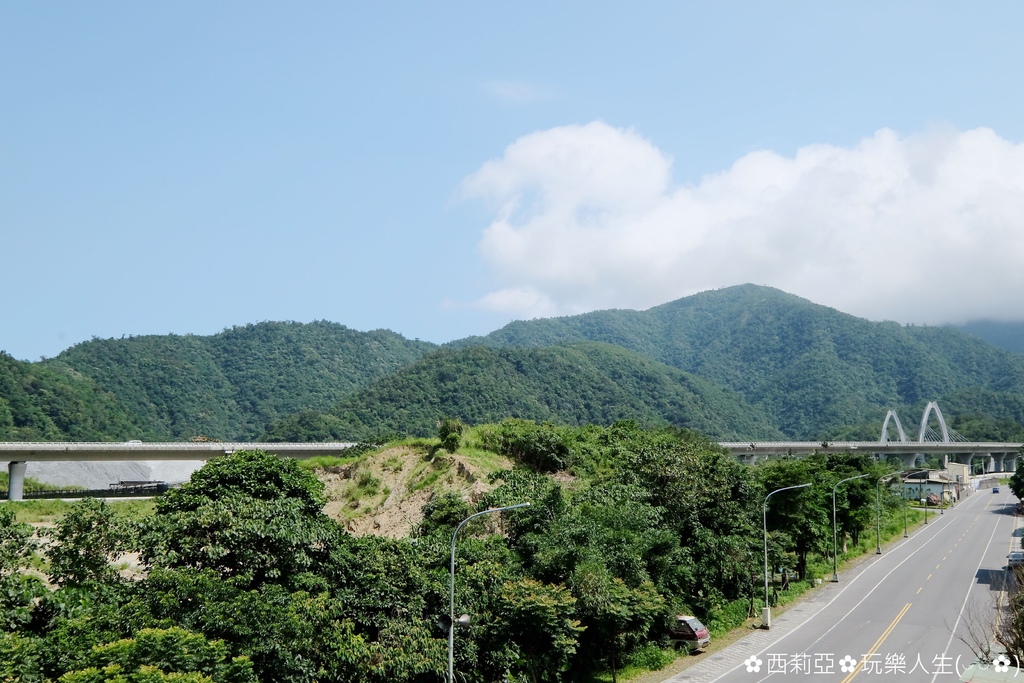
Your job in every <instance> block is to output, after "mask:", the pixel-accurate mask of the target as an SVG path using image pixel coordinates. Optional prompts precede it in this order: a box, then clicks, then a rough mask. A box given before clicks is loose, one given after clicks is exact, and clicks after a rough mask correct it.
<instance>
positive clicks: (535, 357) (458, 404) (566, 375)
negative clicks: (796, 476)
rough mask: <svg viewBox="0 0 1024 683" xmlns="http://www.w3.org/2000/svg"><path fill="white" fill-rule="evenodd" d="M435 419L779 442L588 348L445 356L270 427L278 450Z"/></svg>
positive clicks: (657, 377) (712, 393)
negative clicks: (621, 424)
mask: <svg viewBox="0 0 1024 683" xmlns="http://www.w3.org/2000/svg"><path fill="white" fill-rule="evenodd" d="M443 416H456V417H459V418H461V419H463V420H466V421H468V422H470V423H472V424H479V423H483V422H497V421H500V420H502V419H504V418H507V417H517V418H523V419H528V420H538V421H551V422H555V423H559V424H584V423H595V424H604V425H608V424H611V423H613V422H615V421H616V420H622V419H634V420H637V421H639V422H642V423H648V424H671V425H675V426H678V427H689V428H692V429H696V430H698V431H700V432H702V433H704V434H707V435H709V436H711V437H714V438H721V439H732V438H765V439H772V438H780V437H781V433H780V432H779V431H778V430H777V429H775V428H774V427H773V426H772V425H771V423H770V422H769V421H768V419H767V418H766V417H765V415H764V414H763V413H761V412H760V411H759V410H758V409H756V408H753V407H751V406H750V405H748V404H747V403H746V402H745V401H744V400H743V399H742V398H741V397H740V396H739V395H738V394H736V393H735V392H732V391H729V390H723V389H722V388H720V387H718V386H716V385H715V384H713V383H711V382H708V381H707V380H703V379H700V378H697V377H693V376H692V375H689V374H687V373H685V372H682V371H680V370H678V369H676V368H672V367H669V366H667V365H664V364H663V363H659V362H657V361H653V360H651V359H649V358H644V357H643V356H641V355H639V354H636V353H633V352H631V351H628V350H626V349H623V348H621V347H618V346H614V345H611V344H604V343H595V342H578V343H575V344H571V345H566V346H553V347H547V348H533V349H521V348H520V349H516V348H509V349H490V348H486V347H482V346H477V347H469V348H466V349H443V350H440V351H438V352H436V353H433V354H431V355H429V356H426V357H425V358H423V359H421V360H420V361H418V362H417V363H415V364H413V365H411V366H409V367H408V368H405V369H402V370H399V371H398V372H396V373H395V374H393V375H391V376H389V377H386V378H384V379H381V380H378V381H377V382H375V383H374V384H372V385H371V386H369V387H367V388H365V389H362V390H360V391H358V392H356V393H354V394H352V395H351V396H349V397H347V398H345V399H344V400H343V401H342V402H341V403H340V404H339V405H337V406H335V407H334V408H332V409H331V410H330V411H329V414H328V415H317V414H310V413H304V414H300V415H296V416H292V417H291V418H287V419H285V420H283V421H281V422H279V423H276V424H274V425H273V426H272V427H271V429H270V430H269V431H268V434H267V435H266V436H267V438H270V439H272V440H280V441H305V440H307V439H311V440H313V439H326V438H339V439H340V438H350V439H366V438H370V437H371V436H374V435H377V434H380V433H381V431H382V430H383V431H385V432H391V433H398V434H414V435H428V434H433V433H434V432H435V431H436V426H435V423H436V421H437V420H438V419H439V418H441V417H443Z"/></svg>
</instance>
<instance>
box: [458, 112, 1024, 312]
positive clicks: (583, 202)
mask: <svg viewBox="0 0 1024 683" xmlns="http://www.w3.org/2000/svg"><path fill="white" fill-rule="evenodd" d="M461 189H462V192H463V195H464V196H465V197H467V198H474V199H480V200H483V201H485V202H487V204H488V205H489V206H490V207H491V208H492V209H493V211H494V217H493V220H492V221H491V223H490V225H489V226H488V227H487V228H486V229H485V230H484V233H483V237H482V239H481V241H480V250H481V253H482V255H483V257H484V259H485V260H486V262H487V263H488V264H489V265H490V266H491V268H492V269H493V273H494V276H495V279H496V280H497V281H498V282H499V283H500V285H499V288H498V289H496V290H495V291H492V292H490V293H488V294H486V295H485V296H483V297H482V298H481V299H479V300H478V301H477V305H478V306H480V307H482V308H487V309H491V310H502V311H507V312H512V313H514V314H516V315H522V316H525V317H531V316H547V315H553V314H566V313H578V312H582V311H588V310H593V309H598V308H609V307H627V308H646V307H649V306H651V305H655V304H659V303H662V302H665V301H668V300H671V299H676V298H679V297H682V296H686V295H688V294H692V293H694V292H698V291H701V290H706V289H713V288H718V287H724V286H729V285H732V284H737V283H742V282H754V283H758V284H767V285H772V286H774V287H778V288H780V289H783V290H785V291H788V292H792V293H794V294H797V295H800V296H804V297H807V298H809V299H812V300H814V301H816V302H819V303H823V304H826V305H829V306H834V307H836V308H839V309H840V310H843V311H845V312H848V313H852V314H854V315H859V316H863V317H867V318H871V319H876V320H878V319H893V320H898V321H902V322H918V323H933V324H937V323H944V322H961V321H964V320H968V319H975V318H982V317H992V318H1002V319H1013V318H1024V298H1022V297H1020V295H1019V292H1020V291H1021V290H1022V288H1024V267H1022V266H1024V145H1020V144H1015V143H1012V142H1010V141H1007V140H1005V139H1003V138H1001V137H999V136H998V135H997V134H996V133H995V132H993V131H992V130H989V129H985V128H979V129H974V130H969V131H957V130H952V129H938V130H934V131H931V132H928V133H926V134H921V135H914V136H910V137H902V136H900V135H898V134H896V133H895V132H893V131H891V130H888V129H883V130H879V131H878V132H877V133H875V134H874V135H873V136H871V137H868V138H865V139H863V140H861V141H860V142H859V143H858V144H856V145H855V146H852V147H837V146H832V145H824V144H820V145H809V146H806V147H802V148H800V149H798V150H797V151H796V153H795V154H794V155H793V156H783V155H780V154H777V153H775V152H772V151H768V150H764V151H756V152H751V153H749V154H747V155H745V156H743V157H742V158H740V159H739V160H737V161H736V162H735V163H734V164H733V165H732V167H731V168H729V169H727V170H725V171H722V172H720V173H716V174H712V175H708V176H705V177H704V178H702V179H701V180H700V182H699V183H697V184H695V185H692V184H691V185H678V184H675V183H673V180H672V159H671V157H670V156H669V155H667V154H665V153H664V152H663V151H661V150H659V149H658V148H657V147H656V146H655V145H654V144H652V143H651V142H650V141H648V140H646V139H644V138H643V137H642V136H641V135H640V134H638V133H637V132H636V131H633V130H629V129H620V128H614V127H612V126H609V125H607V124H605V123H601V122H594V123H589V124H587V125H582V126H564V127H559V128H553V129H550V130H545V131H540V132H536V133H532V134H529V135H526V136H524V137H522V138H520V139H519V140H517V141H515V142H514V143H512V144H511V145H509V147H508V148H507V149H506V150H505V153H504V155H503V156H502V157H501V158H499V159H495V160H492V161H489V162H487V163H485V164H484V165H483V166H482V167H481V168H480V169H479V170H477V171H476V172H475V173H474V174H472V175H471V176H469V177H468V178H466V179H465V181H464V182H463V185H462V188H461Z"/></svg>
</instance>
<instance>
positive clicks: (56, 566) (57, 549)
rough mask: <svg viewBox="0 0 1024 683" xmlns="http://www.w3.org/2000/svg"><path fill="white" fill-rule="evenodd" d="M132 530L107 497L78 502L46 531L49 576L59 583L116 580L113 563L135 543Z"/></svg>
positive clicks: (78, 583) (108, 581)
mask: <svg viewBox="0 0 1024 683" xmlns="http://www.w3.org/2000/svg"><path fill="white" fill-rule="evenodd" d="M133 531H134V530H133V529H132V528H131V527H130V525H129V524H128V523H127V522H126V521H124V520H122V519H120V518H118V517H117V515H116V514H115V513H114V511H113V510H112V509H111V508H110V506H109V505H107V504H106V503H105V502H104V501H102V500H98V499H96V498H83V499H82V500H80V501H78V502H76V503H75V504H73V505H72V506H71V509H70V510H68V512H67V513H66V514H65V515H64V516H63V517H61V518H60V519H59V520H58V521H57V523H56V526H55V528H54V529H53V531H52V532H50V533H48V534H47V537H48V538H49V541H50V544H49V546H48V547H47V549H46V555H47V558H48V559H49V560H50V565H49V568H48V570H47V573H48V574H49V576H50V580H51V581H53V582H54V583H56V584H60V585H67V584H74V585H84V584H93V583H110V582H113V581H116V580H117V579H118V574H117V571H116V570H115V569H114V567H113V564H112V563H113V562H114V560H116V559H117V558H118V557H119V556H120V555H122V554H123V553H125V552H128V551H129V550H131V549H132V548H133V547H134V545H133V543H134V533H133Z"/></svg>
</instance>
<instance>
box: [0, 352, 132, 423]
mask: <svg viewBox="0 0 1024 683" xmlns="http://www.w3.org/2000/svg"><path fill="white" fill-rule="evenodd" d="M146 434H147V432H146V428H145V427H144V426H143V422H142V421H141V420H139V419H138V417H137V416H136V415H134V414H132V413H131V412H130V411H128V410H126V409H125V408H124V407H123V405H122V404H120V403H119V402H118V400H117V398H115V397H114V396H113V395H112V394H110V393H108V392H105V391H103V390H102V389H100V388H99V387H98V386H97V384H96V383H95V382H94V381H92V380H90V379H88V378H86V377H82V376H81V375H79V374H77V373H74V372H65V371H61V370H58V369H54V368H50V367H45V366H41V365H39V364H38V363H25V362H22V361H18V360H15V359H14V358H11V357H10V356H8V355H7V354H5V353H2V352H0V441H122V440H126V439H138V438H142V437H144V436H146Z"/></svg>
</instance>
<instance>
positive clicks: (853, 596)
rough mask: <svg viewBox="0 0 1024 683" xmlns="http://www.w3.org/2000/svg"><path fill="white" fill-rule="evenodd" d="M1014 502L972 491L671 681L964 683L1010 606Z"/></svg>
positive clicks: (1005, 495) (1015, 537)
mask: <svg viewBox="0 0 1024 683" xmlns="http://www.w3.org/2000/svg"><path fill="white" fill-rule="evenodd" d="M1016 502H1017V499H1016V497H1014V496H1013V495H1012V494H1010V493H1008V492H1007V491H1006V489H1005V488H1004V489H1002V492H1001V493H999V494H994V495H993V494H989V493H988V491H986V490H983V491H981V492H978V493H975V494H974V495H972V496H971V497H969V498H967V499H965V500H963V501H961V502H960V503H959V504H958V505H957V506H956V507H954V508H952V509H950V510H947V511H946V512H945V514H942V515H935V516H933V517H931V518H930V520H929V524H928V525H927V526H921V527H920V528H919V529H918V530H917V531H916V532H914V533H912V534H911V536H910V538H909V539H907V540H900V541H899V542H896V543H893V544H890V545H889V546H887V547H886V548H885V551H884V552H883V554H881V555H875V556H871V557H870V558H869V559H868V560H867V561H865V562H862V563H861V564H860V565H858V566H857V567H856V568H855V569H851V570H849V571H848V572H841V573H840V577H839V578H840V581H839V583H835V584H829V585H827V586H826V587H825V589H824V590H822V591H820V592H819V593H817V594H815V595H813V596H812V597H810V598H809V599H808V600H807V601H806V602H805V603H803V604H801V605H800V606H799V607H796V608H794V609H793V610H791V611H790V612H789V613H788V614H787V619H786V620H785V622H784V623H779V622H778V621H777V622H776V624H774V625H773V628H772V630H770V631H761V632H759V633H757V634H756V635H752V636H748V637H747V638H744V639H743V640H741V641H740V642H738V643H735V644H733V645H732V646H730V647H729V648H727V649H726V650H724V651H723V652H721V653H719V654H718V656H717V657H715V658H710V659H707V660H704V661H703V662H701V663H700V664H698V665H696V666H694V667H691V668H690V669H687V670H686V671H685V672H683V673H682V674H679V675H677V676H674V677H672V678H671V679H669V680H671V681H673V682H681V681H690V682H697V681H700V682H708V683H732V682H737V683H738V682H743V683H760V682H761V681H766V680H789V679H792V678H794V677H799V676H804V675H810V676H815V678H816V679H817V680H835V681H841V682H842V683H849V682H850V681H852V680H854V679H855V678H856V679H859V680H901V681H921V682H927V683H935V682H936V681H938V682H941V681H958V680H960V676H961V675H962V674H963V672H964V670H965V669H966V668H967V667H968V666H969V665H970V664H971V663H972V662H974V661H975V659H976V656H977V650H978V646H979V645H980V646H982V647H987V646H989V644H990V642H992V641H993V640H994V634H995V630H996V616H997V614H999V611H998V610H997V607H996V606H997V605H999V604H1005V602H1006V598H1005V593H1004V588H1005V587H1006V586H1007V585H1008V578H1009V577H1008V572H1009V570H1008V569H1007V568H1006V555H1007V552H1008V551H1009V550H1010V549H1011V548H1012V549H1016V548H1018V547H1019V545H1020V539H1019V536H1018V534H1017V531H1016V529H1017V524H1018V522H1017V518H1016V517H1015V516H1014V514H1013V511H1014V504H1015V503H1016ZM779 621H781V620H779ZM1014 670H1015V665H1014V664H1012V663H1011V665H1010V673H1011V674H1012V673H1014V672H1015V671H1014ZM1008 680H1009V679H1008Z"/></svg>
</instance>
